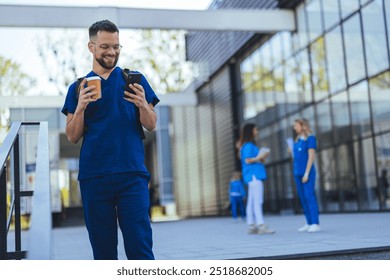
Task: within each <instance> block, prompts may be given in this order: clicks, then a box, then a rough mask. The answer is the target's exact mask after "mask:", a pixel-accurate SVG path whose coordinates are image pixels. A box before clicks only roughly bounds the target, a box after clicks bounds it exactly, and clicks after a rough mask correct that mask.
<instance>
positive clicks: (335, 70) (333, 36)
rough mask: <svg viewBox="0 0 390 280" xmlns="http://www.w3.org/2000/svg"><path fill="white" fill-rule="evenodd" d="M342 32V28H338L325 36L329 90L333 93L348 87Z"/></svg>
mask: <svg viewBox="0 0 390 280" xmlns="http://www.w3.org/2000/svg"><path fill="white" fill-rule="evenodd" d="M340 30H341V29H340V27H337V28H334V29H333V30H332V31H330V32H329V33H328V34H326V35H325V42H326V58H327V62H328V78H329V88H330V92H331V93H334V92H336V91H338V90H341V89H344V88H345V87H346V81H345V68H344V52H343V45H342V42H341V32H340Z"/></svg>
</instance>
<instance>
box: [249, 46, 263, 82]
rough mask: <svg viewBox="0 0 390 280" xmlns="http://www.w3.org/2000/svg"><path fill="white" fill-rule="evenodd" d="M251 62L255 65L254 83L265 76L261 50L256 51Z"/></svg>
mask: <svg viewBox="0 0 390 280" xmlns="http://www.w3.org/2000/svg"><path fill="white" fill-rule="evenodd" d="M251 61H252V65H253V73H252V79H253V80H254V81H257V80H259V79H260V78H261V77H262V76H263V74H264V71H263V67H262V65H261V56H260V50H259V49H256V50H255V51H254V52H253V53H252V54H251Z"/></svg>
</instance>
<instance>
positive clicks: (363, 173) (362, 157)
mask: <svg viewBox="0 0 390 280" xmlns="http://www.w3.org/2000/svg"><path fill="white" fill-rule="evenodd" d="M354 161H355V170H356V171H355V172H356V185H357V191H358V205H359V210H374V209H376V210H378V209H379V203H378V195H377V189H376V185H377V183H376V172H375V158H374V149H373V141H372V138H368V139H364V140H359V141H356V142H355V143H354Z"/></svg>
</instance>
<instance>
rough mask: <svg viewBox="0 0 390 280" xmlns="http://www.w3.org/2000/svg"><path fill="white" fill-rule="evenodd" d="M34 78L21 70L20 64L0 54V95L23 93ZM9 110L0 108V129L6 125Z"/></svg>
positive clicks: (32, 84)
mask: <svg viewBox="0 0 390 280" xmlns="http://www.w3.org/2000/svg"><path fill="white" fill-rule="evenodd" d="M35 82H36V81H35V80H34V79H33V78H31V77H30V76H28V74H26V73H24V72H22V70H21V66H20V65H19V64H18V63H16V62H14V61H12V60H11V59H9V58H5V57H2V56H0V96H18V95H24V94H25V92H26V91H27V89H28V88H29V87H32V86H34V85H35ZM8 118H9V112H8V110H7V109H1V108H0V131H1V130H4V129H6V128H7V127H8Z"/></svg>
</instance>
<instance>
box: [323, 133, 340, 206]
mask: <svg viewBox="0 0 390 280" xmlns="http://www.w3.org/2000/svg"><path fill="white" fill-rule="evenodd" d="M318 141H321V139H318ZM318 159H319V170H320V174H321V184H320V186H321V188H322V190H323V194H324V195H323V200H324V201H325V204H324V206H325V210H327V211H338V210H339V193H338V189H337V185H336V183H337V177H336V159H335V155H334V151H333V149H328V150H322V151H320V152H318Z"/></svg>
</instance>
